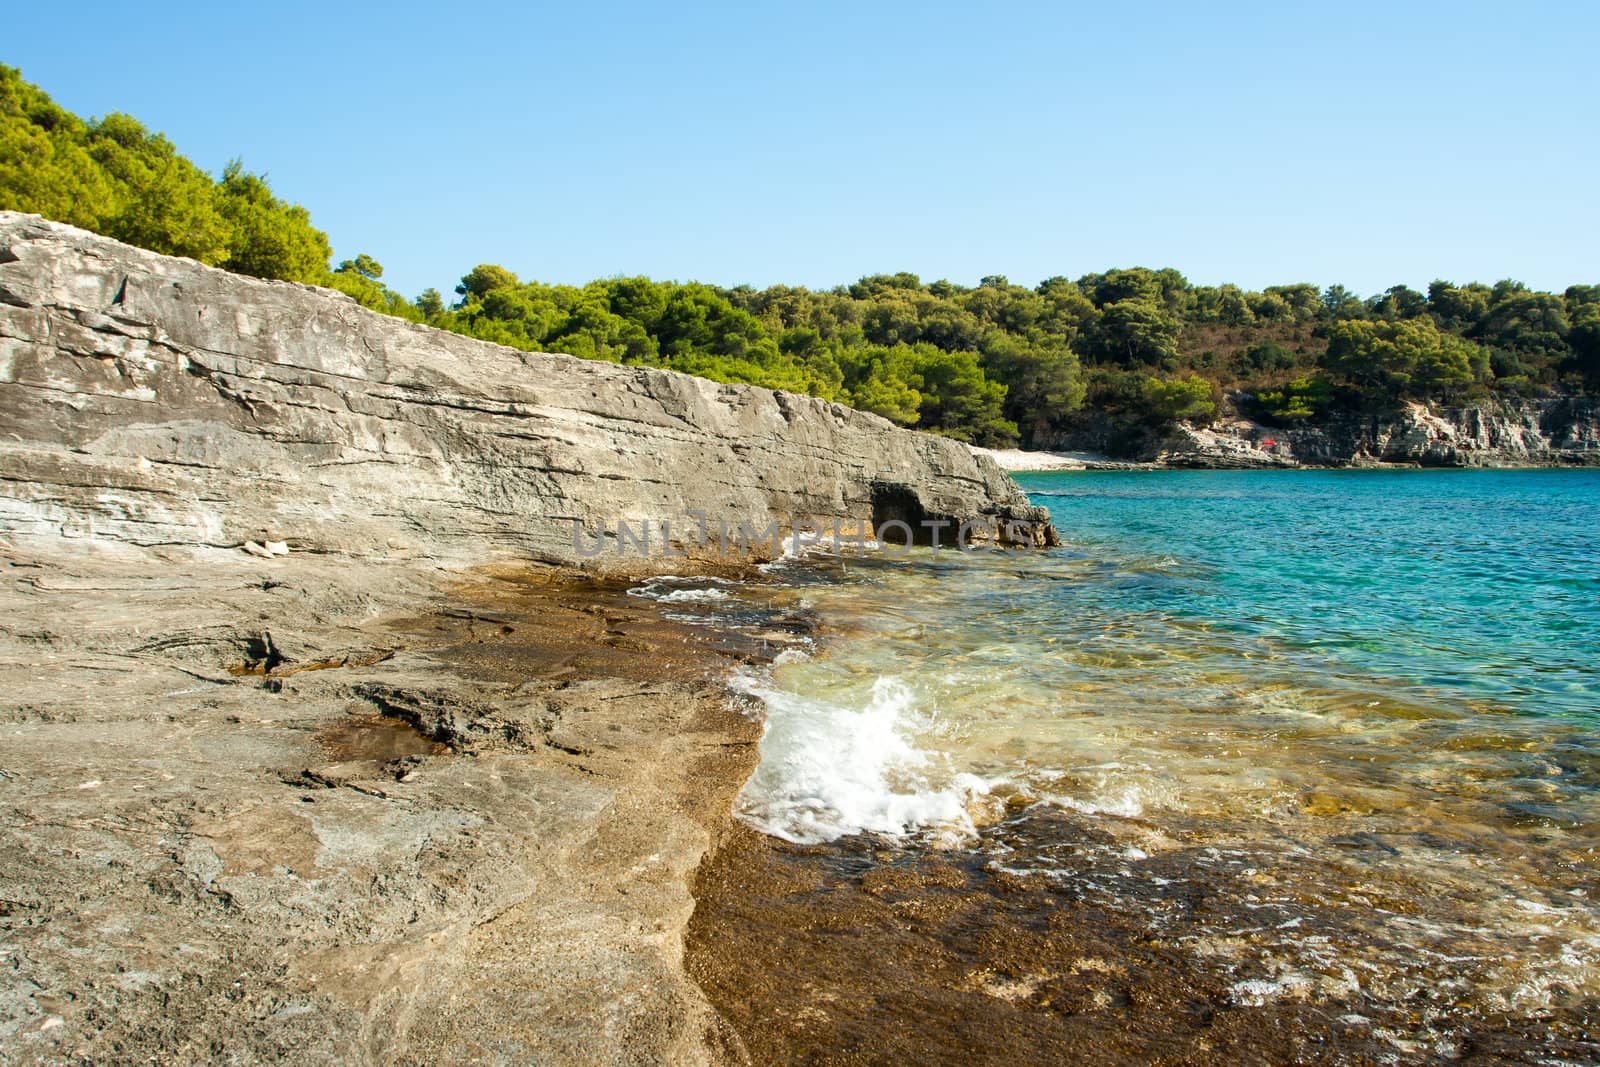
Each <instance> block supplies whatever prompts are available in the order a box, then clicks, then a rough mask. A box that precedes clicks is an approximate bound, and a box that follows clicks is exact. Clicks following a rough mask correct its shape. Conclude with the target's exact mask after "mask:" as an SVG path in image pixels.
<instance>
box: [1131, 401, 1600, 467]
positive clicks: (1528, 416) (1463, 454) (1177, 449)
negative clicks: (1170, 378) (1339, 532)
mask: <svg viewBox="0 0 1600 1067" xmlns="http://www.w3.org/2000/svg"><path fill="white" fill-rule="evenodd" d="M1151 452H1152V455H1150V456H1149V457H1148V458H1151V459H1159V460H1161V461H1162V462H1165V463H1166V464H1167V465H1169V466H1177V467H1269V466H1271V467H1278V466H1281V467H1294V466H1317V467H1350V466H1362V465H1366V464H1379V463H1394V464H1414V465H1417V466H1422V467H1528V466H1540V467H1547V466H1595V465H1600V405H1596V404H1595V402H1594V401H1591V400H1582V399H1571V398H1563V399H1556V400H1542V401H1509V402H1506V401H1501V402H1495V403H1489V404H1482V405H1475V406H1470V407H1461V408H1443V409H1437V410H1435V409H1430V408H1428V407H1425V406H1423V405H1421V404H1408V405H1406V406H1405V407H1404V408H1402V409H1401V410H1399V411H1397V412H1394V413H1393V414H1389V415H1367V416H1346V417H1343V418H1339V419H1335V420H1332V421H1330V422H1327V423H1325V424H1323V425H1320V426H1306V427H1300V428H1296V429H1274V428H1272V427H1267V426H1260V425H1258V424H1256V423H1252V422H1249V421H1248V420H1243V419H1240V420H1233V421H1228V422H1223V423H1221V424H1219V425H1218V426H1215V427H1212V428H1209V429H1204V430H1196V429H1190V428H1184V427H1180V428H1179V429H1178V430H1177V431H1175V432H1174V433H1172V434H1171V435H1170V436H1169V437H1167V438H1166V439H1165V440H1163V441H1160V442H1159V443H1155V444H1154V445H1153V446H1152V449H1151Z"/></svg>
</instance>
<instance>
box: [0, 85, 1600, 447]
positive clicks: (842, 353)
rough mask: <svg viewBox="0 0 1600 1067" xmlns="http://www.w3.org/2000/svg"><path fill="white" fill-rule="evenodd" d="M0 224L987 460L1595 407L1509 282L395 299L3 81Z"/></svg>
mask: <svg viewBox="0 0 1600 1067" xmlns="http://www.w3.org/2000/svg"><path fill="white" fill-rule="evenodd" d="M0 208H6V209H11V210H18V211H30V212H37V213H39V214H42V215H45V216H47V217H49V218H53V219H57V220H60V221H62V222H68V223H72V224H74V225H77V226H82V227H84V228H86V229H91V230H95V231H97V232H99V233H104V234H106V235H108V236H111V237H115V238H118V239H119V240H123V241H127V242H129V243H130V244H135V245H139V246H142V247H145V248H149V249H153V250H154V251H157V252H163V253H168V254H171V255H182V256H191V257H193V258H195V259H198V260H200V261H201V262H204V263H210V264H214V265H216V266H220V267H224V268H226V269H228V270H233V271H238V272H240V273H244V274H251V275H255V276H257V277H264V278H283V279H289V280H293V281H301V282H309V283H313V284H318V285H326V286H330V287H332V288H335V289H338V290H340V291H342V292H345V293H347V294H349V295H350V296H352V297H354V298H355V299H356V300H358V301H359V302H360V303H362V304H363V305H365V306H367V307H370V308H374V309H376V310H379V311H383V312H386V313H388V314H392V315H398V316H401V317H404V318H407V319H410V320H412V321H415V322H426V323H428V324H429V325H432V326H437V327H439V328H441V329H446V330H453V331H455V332H457V333H463V334H467V335H470V336H473V337H479V338H483V339H485V340H489V341H494V342H498V343H500V344H506V345H511V346H514V347H516V348H521V349H525V350H529V351H547V352H567V353H570V354H572V355H576V356H582V357H585V358H590V359H604V360H610V361H612V362H618V363H629V364H645V365H650V366H660V367H669V368H672V369H675V370H681V371H687V372H689V373H691V374H698V375H703V376H705V377H708V378H713V379H715V380H717V381H725V382H751V383H754V384H758V385H766V386H771V387H773V388H779V389H790V390H794V391H797V392H804V393H810V394H812V395H815V396H820V397H826V398H829V399H833V400H838V401H841V402H843V403H847V404H851V405H853V406H855V407H857V408H861V409H864V410H867V411H872V412H876V413H878V414H880V415H883V416H885V417H887V418H889V419H892V420H894V421H895V422H898V423H900V424H902V425H905V426H916V427H919V428H922V429H927V430H933V431H935V432H938V433H943V434H948V435H950V436H953V437H958V438H961V439H963V440H969V441H973V442H976V443H979V444H985V445H992V446H1007V445H1011V444H1015V443H1018V442H1021V443H1023V444H1024V445H1035V446H1047V445H1049V444H1050V443H1051V442H1053V441H1055V440H1056V439H1057V438H1058V437H1059V436H1060V435H1061V434H1062V433H1063V432H1065V431H1069V430H1070V429H1072V428H1073V427H1074V426H1075V425H1077V424H1078V423H1079V422H1081V420H1083V419H1084V418H1085V417H1086V416H1088V415H1103V416H1105V417H1107V418H1109V420H1110V422H1111V423H1112V424H1115V425H1120V426H1123V427H1126V428H1129V429H1138V428H1140V427H1158V426H1160V425H1162V424H1165V423H1171V422H1173V421H1175V420H1179V419H1188V420H1193V421H1198V422H1204V421H1208V420H1211V419H1215V418H1216V417H1218V416H1219V415H1220V414H1223V413H1225V412H1227V411H1229V410H1238V411H1239V412H1240V413H1242V414H1245V415H1249V416H1252V417H1255V418H1258V419H1262V420H1264V421H1267V422H1271V423H1275V424H1280V425H1282V424H1293V423H1297V422H1305V421H1311V420H1316V419H1318V418H1321V417H1324V416H1327V415H1329V414H1333V413H1336V412H1340V411H1353V410H1376V409H1381V408H1386V407H1390V406H1392V405H1394V404H1396V403H1399V402H1401V401H1404V400H1409V399H1417V400H1428V401H1435V402H1446V403H1454V402H1461V401H1467V400H1474V399H1482V398H1485V397H1489V396H1491V395H1494V394H1503V395H1517V396H1540V395H1551V394H1555V393H1563V392H1564V393H1578V392H1584V391H1600V285H1574V286H1571V287H1569V288H1568V289H1567V290H1566V291H1565V292H1562V293H1549V292H1540V291H1536V290H1531V289H1529V288H1527V287H1526V286H1524V285H1522V284H1520V283H1518V282H1514V281H1501V282H1498V283H1496V284H1494V285H1492V286H1491V285H1482V284H1478V283H1472V284H1465V285H1456V284H1454V283H1451V282H1447V281H1435V282H1434V283H1432V284H1431V285H1429V286H1428V290H1427V292H1425V293H1423V292H1418V291H1416V290H1413V289H1410V288H1408V287H1406V286H1404V285H1397V286H1395V287H1393V288H1391V289H1389V290H1387V291H1385V292H1383V293H1380V294H1378V295H1376V296H1373V297H1371V298H1368V299H1362V298H1361V297H1359V296H1357V295H1356V294H1354V293H1351V292H1349V291H1348V290H1346V289H1345V288H1344V287H1342V286H1338V285H1335V286H1332V287H1330V288H1326V289H1323V288H1319V287H1317V286H1314V285H1309V284H1303V283H1302V284H1295V285H1281V286H1272V287H1269V288H1267V289H1265V290H1263V291H1261V292H1251V291H1246V290H1243V289H1240V288H1238V287H1237V286H1232V285H1221V286H1204V285H1193V284H1191V283H1190V282H1189V281H1188V280H1187V279H1185V278H1184V276H1183V275H1182V274H1180V273H1178V272H1177V271H1175V270H1171V269H1167V270H1149V269H1145V268H1133V269H1127V270H1110V271H1106V272H1105V273H1102V274H1088V275H1084V276H1083V277H1080V278H1077V279H1075V280H1074V279H1068V278H1064V277H1057V278H1050V279H1047V280H1046V281H1044V282H1042V283H1040V284H1039V285H1037V286H1035V287H1031V288H1030V287H1027V286H1021V285H1013V284H1011V283H1010V282H1009V281H1007V280H1006V279H1005V278H1004V277H998V276H997V277H988V278H984V279H983V280H982V281H981V282H980V283H979V284H978V285H977V286H970V287H969V286H962V285H956V284H953V283H951V282H945V281H936V282H931V283H925V282H923V281H922V280H921V279H919V278H918V277H917V276H916V275H914V274H893V275H873V276H871V277H866V278H862V279H861V280H860V281H857V282H855V283H853V284H851V285H847V286H840V287H838V288H835V289H832V290H828V291H825V292H824V291H815V290H808V289H803V288H792V287H788V286H772V287H770V288H766V289H753V288H751V287H749V286H739V287H736V288H732V289H724V288H719V287H716V286H712V285H703V284H700V283H698V282H686V283H680V282H658V281H653V280H651V279H649V278H607V279H602V280H598V281H593V282H590V283H588V284H587V285H583V286H572V285H547V284H543V283H540V282H536V281H528V282H525V281H522V280H521V279H519V278H518V277H517V276H516V275H515V274H513V273H512V272H511V271H509V270H507V269H505V268H504V267H500V266H494V265H490V264H481V265H479V266H476V267H474V268H472V270H470V271H469V272H467V274H466V275H465V276H464V277H463V278H462V279H461V284H460V285H458V286H457V287H456V289H455V294H454V297H455V298H454V299H453V300H451V299H449V298H447V297H445V296H444V295H442V294H440V293H439V292H438V291H437V290H433V289H429V290H427V291H425V292H423V293H422V294H421V295H419V296H417V297H416V298H415V299H408V298H406V297H405V296H403V295H402V294H400V293H397V292H395V291H393V290H391V289H389V288H388V287H387V286H385V285H384V283H383V281H382V278H383V268H382V266H381V265H380V264H379V263H378V262H377V261H376V260H375V259H373V258H372V257H371V256H369V255H365V254H362V255H358V256H356V257H355V258H353V259H348V260H343V261H341V262H339V263H338V264H337V265H336V266H330V260H331V256H332V251H331V248H330V246H329V243H328V238H327V235H326V234H324V233H323V232H322V231H320V230H318V229H316V227H315V226H314V225H313V224H312V221H311V217H310V214H309V213H308V212H307V211H306V209H305V208H303V207H300V206H298V205H292V204H288V203H285V202H284V201H282V200H280V199H278V198H277V197H276V196H274V195H273V193H272V191H271V189H270V188H269V187H268V185H267V182H266V180H265V179H264V178H263V177H261V176H260V175H255V174H250V173H247V172H246V171H244V169H243V168H242V166H241V165H240V164H239V163H238V162H237V161H236V162H234V163H231V164H229V165H228V167H227V168H226V169H224V171H223V172H222V174H221V175H220V176H219V177H217V178H215V179H214V178H212V177H211V176H210V175H208V174H206V173H205V172H204V171H202V170H200V169H199V168H198V167H196V166H195V165H194V164H193V163H191V162H190V161H189V160H187V159H185V158H184V157H183V156H181V155H179V154H178V153H177V150H176V149H175V148H174V147H173V145H172V144H171V142H169V141H168V140H167V139H166V138H165V137H163V136H161V135H160V134H152V133H150V132H149V131H148V130H146V129H145V128H144V127H143V126H142V125H141V124H140V123H139V122H137V121H136V120H134V119H132V118H130V117H128V116H126V115H120V114H112V115H109V116H107V117H105V118H101V119H93V120H90V121H84V120H82V119H80V118H78V117H76V116H74V115H72V114H70V113H68V112H66V111H64V110H63V109H61V108H60V107H59V106H57V105H56V104H55V103H53V102H52V101H51V100H50V98H49V97H48V96H47V95H45V93H44V92H43V91H41V90H40V89H38V88H37V87H35V86H33V85H30V84H28V83H27V82H25V81H23V79H22V76H21V74H20V73H19V72H18V71H16V70H13V69H11V68H8V67H4V66H0Z"/></svg>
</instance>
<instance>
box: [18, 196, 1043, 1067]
mask: <svg viewBox="0 0 1600 1067" xmlns="http://www.w3.org/2000/svg"><path fill="white" fill-rule="evenodd" d="M695 511H699V512H703V513H704V514H705V516H706V519H707V521H708V523H709V524H711V525H713V526H714V525H715V524H717V523H718V522H719V521H720V522H722V523H725V524H729V525H737V524H742V523H748V524H751V525H752V526H756V527H763V528H764V527H765V526H766V525H767V524H769V523H771V522H774V521H776V522H778V523H780V524H781V525H783V526H785V527H788V526H791V525H792V524H797V523H812V524H816V525H819V526H823V527H828V526H830V525H831V524H833V523H835V522H838V523H841V524H845V525H849V524H857V525H859V524H861V523H867V524H870V525H872V526H881V525H882V524H883V523H885V522H887V521H888V520H891V519H900V520H903V521H907V522H910V523H913V524H915V523H917V522H918V521H919V520H923V519H935V520H954V521H958V522H959V521H975V522H978V523H983V524H986V525H988V526H990V527H991V528H995V529H997V530H999V531H1000V533H999V534H998V536H999V537H1001V538H1002V539H1004V538H1006V537H1008V536H1009V537H1012V538H1013V539H1017V540H1028V541H1032V542H1034V543H1046V544H1048V543H1054V540H1055V533H1054V531H1053V530H1052V529H1051V528H1050V527H1049V526H1048V523H1046V522H1044V521H1043V520H1044V518H1045V516H1044V513H1043V512H1042V510H1041V509H1036V508H1033V507H1031V506H1030V505H1029V504H1028V503H1027V500H1026V497H1024V496H1023V494H1022V493H1021V492H1020V490H1018V489H1017V487H1016V486H1015V485H1014V484H1013V483H1012V482H1011V481H1010V480H1009V479H1008V478H1007V477H1006V476H1005V475H1003V474H1002V473H1001V472H1000V471H999V469H998V468H997V467H995V465H994V464H993V462H992V461H990V460H988V459H976V458H974V457H973V455H972V453H971V452H970V450H969V449H968V448H967V447H966V446H964V445H961V444H959V443H957V442H954V441H948V440H944V439H941V438H937V437H931V436H928V435H925V434H918V433H912V432H909V431H905V430H901V429H897V428H895V427H893V426H892V425H890V424H889V423H888V422H886V421H884V420H882V419H879V418H876V417H874V416H871V415H865V414H861V413H858V412H855V411H851V410H849V409H847V408H844V407H841V406H839V405H836V404H829V403H824V402H822V401H819V400H814V399H810V398H807V397H800V396H792V395H788V394H784V393H775V392H772V391H770V390H766V389H758V388H752V387H745V386H725V385H718V384H716V383H713V382H709V381H704V380H701V379H697V378H692V377H687V376H684V375H681V374H675V373H671V372H667V371H662V370H656V369H649V368H640V367H622V366H613V365H609V364H605V363H595V362H586V361H581V360H577V359H572V358H568V357H565V356H547V355H529V354H526V353H522V352H518V351H514V350H512V349H508V348H503V347H499V346H495V345H490V344H485V343H482V342H478V341H474V340H471V339H467V338H463V337H458V336H455V335H452V334H448V333H442V332H440V331H437V330H431V329H427V328H425V327H418V326H412V325H409V324H407V323H404V322H401V321H399V320H396V319H392V318H388V317H384V316H380V315H377V314H374V313H371V312H368V311H366V310H364V309H362V308H360V307H358V306H357V305H356V304H355V303H354V302H352V301H350V300H349V299H348V298H346V297H344V296H342V295H339V294H335V293H330V292H328V291H326V290H321V289H317V288H313V287H307V286H302V285H294V284H288V283H283V282H266V281H258V280H254V279H250V278H244V277H240V276H237V275H232V274H228V273H225V272H223V271H219V270H214V269H211V268H207V267H204V266H202V265H200V264H198V263H194V262H191V261H187V260H180V259H173V258H168V257H162V256H158V255H154V254H150V253H146V252H143V251H140V250H137V249H133V248H130V247H127V246H125V245H121V244H118V243H117V242H114V241H110V240H107V239H105V238H102V237H98V236H96V235H93V234H90V233H86V232H84V231H81V230H77V229H73V228H71V227H67V226H62V225H59V224H56V223H52V222H48V221H45V220H43V219H40V218H38V217H37V216H24V215H18V214H14V213H5V212H0V575H3V580H0V692H3V693H4V694H5V697H4V699H3V700H0V739H3V740H0V812H4V816H3V818H0V975H4V980H3V981H0V1063H8V1064H9V1063H19V1064H22V1063H27V1064H31V1063H62V1062H96V1063H102V1062H103V1063H121V1062H141V1063H142V1062H163V1063H241V1064H243V1063H258V1062H273V1061H286V1060H292V1061H294V1062H297V1063H371V1064H409V1063H530V1062H537V1063H548V1064H590V1063H628V1064H634V1063H637V1064H650V1063H675V1064H676V1063H685V1064H694V1063H714V1062H730V1061H731V1062H738V1061H740V1060H741V1059H743V1058H744V1055H743V1050H742V1048H741V1046H740V1044H739V1039H738V1037H737V1036H736V1035H734V1034H733V1033H732V1031H731V1030H729V1029H728V1028H727V1027H726V1026H725V1025H724V1024H722V1023H721V1021H720V1020H719V1018H718V1017H717V1016H716V1013H715V1012H714V1011H713V1010H712V1009H711V1008H710V1006H709V1004H708V1003H707V1002H706V1000H705V998H704V996H703V995H702V994H701V993H700V991H699V989H698V988H697V987H696V986H695V985H694V983H693V982H692V981H690V980H689V978H688V977H687V975H686V974H685V973H684V970H683V962H682V951H683V931H684V929H685V927H686V925H687V923H688V920H689V917H690V915H691V913H692V911H693V908H694V900H693V898H692V896H691V895H690V890H689V878H690V876H691V875H692V873H693V872H694V870H695V869H696V867H697V865H698V864H699V863H700V861H701V858H702V857H703V856H704V855H705V854H706V852H707V850H708V849H710V848H712V847H713V845H714V843H715V841H716V839H717V837H718V835H719V834H720V833H722V832H723V831H724V829H725V828H726V826H727V824H728V820H729V818H730V815H729V812H730V810H731V803H732V799H733V796H734V794H735V793H736V792H737V790H738V788H739V786H740V785H741V784H742V782H743V780H744V778H745V777H746V776H747V775H748V773H749V772H750V770H751V769H752V768H753V766H754V763H755V761H756V759H757V747H756V745H757V741H758V738H759V735H760V724H759V722H757V721H756V720H755V719H753V718H751V717H749V716H747V715H745V714H742V713H741V712H740V710H739V709H737V708H735V707H733V706H732V705H731V704H730V699H729V694H728V692H727V690H726V687H725V685H724V684H723V683H722V681H721V679H722V678H723V677H724V676H725V673H726V672H727V671H728V670H730V669H731V666H732V664H733V663H735V662H738V661H739V660H740V659H741V658H743V657H746V656H754V655H759V654H763V653H764V654H771V652H772V651H776V645H774V641H779V640H780V639H781V632H780V631H781V630H782V625H781V620H780V625H778V628H777V630H774V631H773V632H771V633H769V632H765V631H763V632H762V633H760V634H759V651H756V650H750V649H744V650H741V648H740V646H739V644H738V641H737V640H736V639H734V638H732V637H730V636H729V635H727V634H717V633H713V632H711V631H708V630H706V629H704V628H700V629H696V628H693V627H687V626H683V625H681V624H676V623H670V622H668V621H667V620H665V619H663V618H661V617H660V616H659V615H658V614H657V613H656V612H655V609H654V607H653V606H652V605H650V604H649V603H647V602H645V601H641V600H639V599H638V598H633V597H629V596H627V595H626V594H625V592H624V590H625V588H626V582H625V581H622V582H619V581H618V580H617V578H618V574H617V573H608V572H621V573H635V572H640V571H651V570H654V571H660V570H668V569H677V568H680V567H682V566H684V565H685V564H684V561H683V560H682V559H675V558H668V557H663V556H660V555H656V556H652V557H650V558H643V557H640V556H637V555H622V554H619V553H617V552H616V551H614V549H615V548H616V547H617V546H616V544H615V540H616V538H615V534H616V531H617V529H618V526H619V524H624V523H625V524H628V525H629V526H631V528H633V529H634V530H638V529H640V528H641V527H642V526H643V525H644V524H647V523H648V524H651V525H652V527H653V528H655V529H659V527H658V526H656V525H655V524H659V523H661V522H670V523H671V524H672V527H673V529H674V530H675V531H676V532H677V535H678V536H679V537H680V538H682V537H684V536H685V535H686V533H687V532H688V530H689V529H690V525H691V524H690V523H689V522H688V521H686V520H687V518H688V517H689V516H690V515H691V513H692V512H695ZM574 523H576V524H577V525H578V526H579V527H581V528H582V529H583V530H584V531H585V532H586V534H587V535H589V537H590V538H591V539H592V537H593V536H595V535H597V534H598V535H606V536H609V537H610V538H611V540H609V541H604V542H602V543H603V544H604V546H605V551H603V552H602V553H601V554H600V555H598V556H595V557H592V558H590V557H587V556H583V555H582V554H581V553H579V552H578V551H577V549H576V548H575V545H574V537H573V529H574ZM1008 526H1009V528H1010V530H1011V531H1013V532H1010V533H1008V532H1007V528H1008ZM657 538H658V539H657V541H656V542H655V544H654V546H653V549H654V550H655V551H657V552H659V550H660V547H661V545H660V540H659V533H658V534H657ZM252 541H253V542H257V543H256V544H255V545H253V546H251V547H253V548H254V549H256V550H257V552H256V554H254V555H252V554H248V553H247V552H246V551H241V548H243V547H244V546H245V545H246V543H248V542H252ZM268 542H272V543H273V544H274V545H275V546H276V547H278V548H280V549H283V550H284V551H283V552H282V553H273V552H269V551H268V550H267V549H266V548H265V547H264V546H265V545H266V544H267V543H268ZM280 543H281V544H280ZM591 543H593V542H592V540H591ZM676 547H678V548H681V549H688V548H691V547H692V546H685V545H681V544H680V545H678V546H676ZM718 549H719V553H718V554H719V557H720V545H719V546H718ZM691 554H693V553H691ZM699 554H701V555H706V556H709V555H711V553H710V552H709V551H708V550H706V549H704V547H703V546H702V548H701V549H700V552H699ZM535 561H541V562H535ZM719 561H720V562H723V563H726V564H728V565H730V566H732V565H734V564H737V563H739V562H743V561H742V560H728V559H726V558H720V559H719ZM719 561H713V560H710V559H705V560H697V561H696V563H697V564H698V563H706V564H709V563H712V562H719ZM566 564H577V565H578V567H579V568H581V569H582V573H581V574H580V573H579V572H578V570H577V569H575V568H573V567H570V566H557V565H566ZM769 646H772V647H769Z"/></svg>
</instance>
